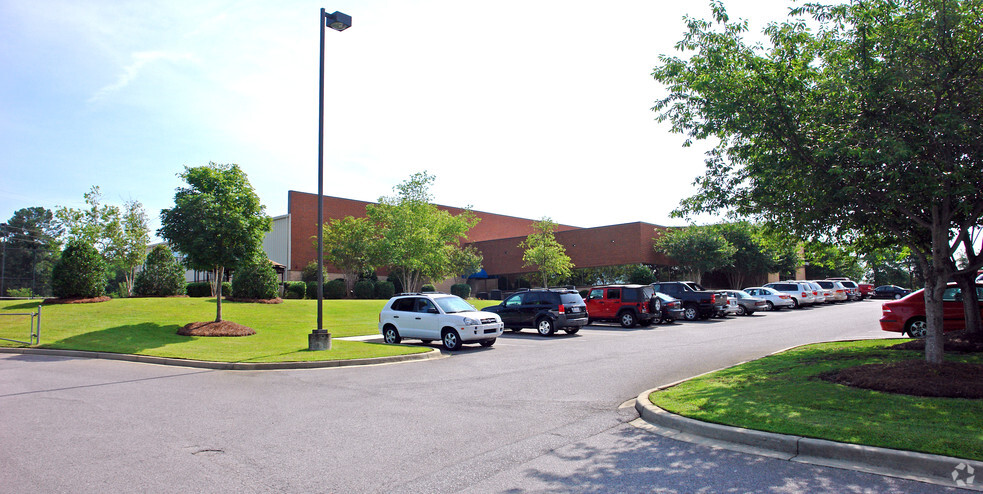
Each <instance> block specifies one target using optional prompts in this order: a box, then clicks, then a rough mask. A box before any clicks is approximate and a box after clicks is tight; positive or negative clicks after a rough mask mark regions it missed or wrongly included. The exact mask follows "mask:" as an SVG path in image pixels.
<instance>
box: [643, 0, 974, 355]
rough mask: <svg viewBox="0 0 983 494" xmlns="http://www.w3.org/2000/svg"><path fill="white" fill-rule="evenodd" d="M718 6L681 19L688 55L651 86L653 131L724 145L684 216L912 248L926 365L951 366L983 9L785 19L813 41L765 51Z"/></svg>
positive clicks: (901, 6)
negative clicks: (722, 214) (706, 16)
mask: <svg viewBox="0 0 983 494" xmlns="http://www.w3.org/2000/svg"><path fill="white" fill-rule="evenodd" d="M711 7H712V9H713V14H714V20H713V22H711V21H705V20H697V19H692V18H687V19H686V22H687V26H688V32H687V33H686V34H685V35H684V37H683V40H682V41H681V42H680V43H679V44H677V48H678V49H680V50H683V51H689V52H692V54H691V56H690V57H689V58H688V59H685V60H684V59H681V58H676V57H667V56H662V57H660V60H661V65H660V66H658V67H656V68H655V71H654V73H653V75H654V76H655V78H656V79H657V80H658V81H660V82H662V83H664V84H665V85H666V86H667V87H668V89H669V95H668V96H667V97H665V98H664V99H662V100H660V101H658V102H657V103H656V106H655V108H654V110H655V111H657V112H658V113H659V117H658V118H659V120H661V121H666V120H668V121H670V122H672V126H673V130H674V131H676V132H685V133H686V134H687V135H688V136H689V138H690V139H706V138H714V139H716V140H717V142H718V145H717V146H716V147H715V149H714V150H713V151H711V152H710V153H709V155H708V158H707V160H706V164H707V169H706V173H705V174H704V176H703V177H701V178H699V179H698V180H697V185H698V192H697V194H696V195H694V196H693V197H691V198H689V199H687V200H685V201H684V203H683V204H682V206H681V208H680V210H679V212H680V213H684V214H686V213H695V212H710V211H717V210H721V209H727V210H729V211H731V212H732V213H733V214H735V215H737V216H740V217H752V218H761V219H763V220H765V221H767V220H768V219H770V218H781V224H780V225H776V226H778V227H780V228H784V229H787V230H790V231H793V232H795V233H796V234H798V236H800V237H802V238H806V239H844V240H847V241H849V240H851V239H854V238H858V237H862V236H884V237H889V238H891V239H893V240H894V241H895V242H898V243H902V244H904V245H906V246H907V247H908V248H909V249H910V250H911V252H912V254H913V255H914V257H915V259H916V260H917V262H918V265H919V267H920V269H921V271H922V273H923V275H924V276H925V300H926V310H927V316H928V317H927V322H928V328H929V330H928V337H927V339H926V349H925V355H926V360H927V361H928V362H931V363H941V362H942V357H943V348H942V305H941V302H942V293H943V291H944V289H945V282H946V280H947V279H948V278H949V276H950V275H951V274H953V268H952V266H951V263H950V262H949V257H950V252H951V251H953V250H955V246H957V245H958V244H959V243H960V238H959V237H960V235H961V233H960V232H962V231H963V229H964V228H965V227H968V226H971V225H979V224H980V223H981V216H983V190H981V189H980V187H979V186H978V183H979V177H980V176H981V174H983V161H981V159H980V157H981V156H983V141H981V140H980V139H979V138H978V136H979V135H980V134H981V133H983V118H981V117H983V111H981V110H983V71H981V67H983V51H981V50H979V49H978V47H979V46H980V45H981V43H983V22H981V16H983V2H981V0H933V1H928V0H901V1H894V0H868V1H863V2H859V1H858V2H851V3H849V4H843V5H835V6H825V5H819V4H807V5H805V6H803V7H801V8H797V9H793V10H792V11H791V13H792V15H793V16H795V17H801V16H807V15H808V16H811V17H812V19H813V20H814V21H815V22H814V25H815V26H817V27H814V28H810V27H809V25H808V24H807V23H806V22H804V21H802V20H799V19H793V20H791V21H789V22H785V23H780V24H772V25H769V26H768V27H767V28H766V29H765V34H766V35H767V36H768V43H769V46H767V47H765V45H764V44H753V45H752V44H749V43H748V42H746V41H745V40H744V38H743V36H744V33H745V32H746V31H747V23H746V22H743V21H736V22H732V21H730V19H729V18H728V16H727V13H726V11H725V9H724V8H723V6H722V5H721V4H720V3H719V2H713V3H712V4H711ZM718 28H719V29H718ZM688 142H689V141H688ZM775 223H778V222H777V221H776V222H775ZM980 262H983V260H981V261H980ZM978 268H979V266H975V267H974V266H967V269H978Z"/></svg>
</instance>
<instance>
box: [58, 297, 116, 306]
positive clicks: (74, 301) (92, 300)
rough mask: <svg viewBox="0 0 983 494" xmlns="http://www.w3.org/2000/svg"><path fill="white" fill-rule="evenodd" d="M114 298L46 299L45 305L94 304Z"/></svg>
mask: <svg viewBox="0 0 983 494" xmlns="http://www.w3.org/2000/svg"><path fill="white" fill-rule="evenodd" d="M112 299H113V298H112V297H108V296H102V297H93V298H46V299H44V302H43V303H44V304H45V305H54V304H94V303H97V302H109V301H110V300H112Z"/></svg>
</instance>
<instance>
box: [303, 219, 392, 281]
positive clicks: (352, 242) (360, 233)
mask: <svg viewBox="0 0 983 494" xmlns="http://www.w3.org/2000/svg"><path fill="white" fill-rule="evenodd" d="M323 242H324V259H325V260H326V261H327V262H329V263H331V264H333V265H335V266H336V267H338V268H339V269H341V270H342V272H344V274H345V293H352V289H353V288H354V286H355V282H356V281H358V276H359V275H360V274H362V273H364V272H366V271H369V270H371V269H373V267H374V266H373V264H374V263H375V259H376V258H377V254H376V252H377V250H376V243H377V238H376V226H375V225H374V224H373V223H372V221H370V220H369V219H368V218H354V217H352V216H346V217H344V218H342V219H334V220H331V221H330V222H329V223H325V224H324V233H323ZM314 244H315V247H316V246H317V239H316V238H315V239H314ZM314 267H315V269H316V268H317V262H316V261H315V262H314ZM315 280H316V278H315Z"/></svg>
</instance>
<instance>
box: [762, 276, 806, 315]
mask: <svg viewBox="0 0 983 494" xmlns="http://www.w3.org/2000/svg"><path fill="white" fill-rule="evenodd" d="M765 288H774V289H775V290H778V291H779V292H782V293H785V294H788V295H789V296H790V297H792V308H793V309H797V308H799V307H805V306H809V305H813V304H816V303H817V302H816V293H815V289H814V288H812V286H810V285H809V284H807V283H805V282H802V281H777V282H774V283H768V284H767V285H765Z"/></svg>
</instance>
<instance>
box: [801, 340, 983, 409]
mask: <svg viewBox="0 0 983 494" xmlns="http://www.w3.org/2000/svg"><path fill="white" fill-rule="evenodd" d="M889 348H891V349H894V350H913V351H918V352H924V351H925V340H924V339H912V340H909V341H906V342H904V343H901V344H898V345H893V346H891V347H889ZM944 348H945V352H946V353H978V352H983V342H981V341H977V340H975V339H970V338H968V337H967V336H966V334H965V333H963V332H953V333H946V334H945V343H944ZM820 377H821V378H822V379H825V380H827V381H832V382H835V383H839V384H844V385H847V386H853V387H857V388H864V389H872V390H874V391H884V392H887V393H899V394H906V395H912V396H930V397H939V398H970V399H983V364H968V363H959V362H943V363H942V365H933V364H929V363H928V362H926V361H925V360H924V359H921V360H906V361H904V362H895V363H892V364H867V365H860V366H857V367H850V368H847V369H842V370H840V371H837V372H831V373H828V374H824V375H822V376H820Z"/></svg>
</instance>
